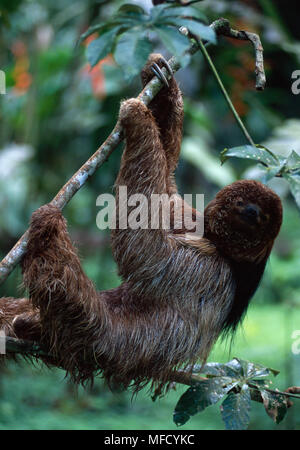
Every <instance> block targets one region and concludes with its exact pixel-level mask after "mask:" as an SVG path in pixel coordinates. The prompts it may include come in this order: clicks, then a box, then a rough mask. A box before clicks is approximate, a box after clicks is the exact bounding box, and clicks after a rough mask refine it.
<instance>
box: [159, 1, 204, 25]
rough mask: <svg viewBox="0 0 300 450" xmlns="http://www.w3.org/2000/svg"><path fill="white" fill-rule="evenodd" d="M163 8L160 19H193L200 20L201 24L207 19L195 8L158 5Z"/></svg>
mask: <svg viewBox="0 0 300 450" xmlns="http://www.w3.org/2000/svg"><path fill="white" fill-rule="evenodd" d="M160 6H164V8H162V12H161V16H162V17H171V16H175V17H187V16H188V17H193V18H194V19H199V20H202V21H203V22H207V17H206V16H205V14H203V12H202V11H200V9H198V8H195V7H194V6H170V5H167V4H165V5H160ZM156 8H157V6H156V7H154V8H152V10H151V11H153V10H154V9H156Z"/></svg>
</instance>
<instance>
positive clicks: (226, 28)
mask: <svg viewBox="0 0 300 450" xmlns="http://www.w3.org/2000/svg"><path fill="white" fill-rule="evenodd" d="M216 22H217V27H216V28H215V31H216V34H217V35H218V36H226V37H230V38H233V39H239V40H242V41H250V42H251V43H252V44H253V47H254V50H255V73H256V86H255V87H256V89H257V90H259V91H261V90H263V89H264V88H265V85H266V75H265V70H264V57H263V46H262V44H261V40H260V37H259V36H258V34H255V33H250V32H249V31H238V30H234V29H233V28H230V23H229V20H228V19H224V18H221V19H218V20H216ZM214 23H215V22H213V23H212V24H211V26H213V25H214Z"/></svg>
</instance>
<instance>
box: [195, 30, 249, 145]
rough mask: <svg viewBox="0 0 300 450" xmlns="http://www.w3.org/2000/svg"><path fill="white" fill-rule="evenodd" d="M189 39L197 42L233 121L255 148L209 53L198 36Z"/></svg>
mask: <svg viewBox="0 0 300 450" xmlns="http://www.w3.org/2000/svg"><path fill="white" fill-rule="evenodd" d="M191 37H192V38H193V39H195V41H196V42H197V44H198V46H199V48H200V50H201V52H202V54H203V56H204V58H205V59H206V61H207V63H208V65H209V67H210V69H211V71H212V73H213V75H214V77H215V79H216V80H217V83H218V85H219V87H220V89H221V91H222V94H223V95H224V97H225V100H226V102H227V104H228V106H229V108H230V109H231V111H232V114H233V115H234V117H235V119H236V121H237V123H238V125H239V127H240V129H241V130H242V132H243V133H244V135H245V137H246V139H247V140H248V142H249V143H250V145H253V146H254V147H255V143H254V141H253V139H252V138H251V136H250V134H249V132H248V130H247V128H246V127H245V125H244V123H243V121H242V119H241V118H240V116H239V114H238V112H237V110H236V109H235V107H234V105H233V103H232V101H231V99H230V97H229V95H228V92H227V91H226V89H225V86H224V84H223V82H222V80H221V78H220V76H219V74H218V71H217V69H216V67H215V65H214V63H213V62H212V59H211V57H210V56H209V53H208V51H207V50H206V47H205V45H204V44H203V41H202V39H201V38H199V37H198V36H195V35H191Z"/></svg>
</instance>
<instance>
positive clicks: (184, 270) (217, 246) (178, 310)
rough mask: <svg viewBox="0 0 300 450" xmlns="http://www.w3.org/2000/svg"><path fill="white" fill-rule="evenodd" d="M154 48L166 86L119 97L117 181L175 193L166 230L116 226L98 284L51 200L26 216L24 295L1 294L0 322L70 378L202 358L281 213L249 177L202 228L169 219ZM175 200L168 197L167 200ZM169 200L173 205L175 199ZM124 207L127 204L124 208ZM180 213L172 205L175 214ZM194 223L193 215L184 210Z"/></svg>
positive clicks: (171, 114)
mask: <svg viewBox="0 0 300 450" xmlns="http://www.w3.org/2000/svg"><path fill="white" fill-rule="evenodd" d="M163 67H165V68H166V69H167V71H168V72H170V73H171V70H170V68H169V66H168V64H167V62H166V61H165V59H164V58H163V57H162V56H161V55H160V54H152V55H150V57H149V59H148V62H147V63H146V65H145V67H144V69H143V70H142V74H141V79H142V83H143V85H144V86H145V85H146V84H147V83H148V82H149V81H150V80H151V79H152V78H153V76H154V74H156V75H158V76H159V77H161V79H162V81H163V82H164V83H165V86H164V87H163V88H162V90H161V91H160V93H159V94H158V95H157V96H156V97H155V99H154V100H152V101H151V103H150V105H149V107H147V106H145V105H144V104H143V103H142V102H141V101H140V100H138V99H128V100H125V101H123V102H122V103H121V107H120V112H119V120H120V122H121V125H122V127H123V130H124V133H125V139H126V145H125V149H124V152H123V155H122V160H121V166H120V171H119V174H118V177H117V180H116V204H117V208H116V211H118V209H119V208H118V206H119V195H118V188H119V187H120V186H126V187H127V190H128V195H132V194H136V193H142V194H143V195H144V196H145V197H146V198H147V199H150V197H151V195H152V194H167V195H168V196H170V198H171V196H172V198H173V201H172V205H171V206H172V208H171V211H173V213H172V214H171V216H172V220H171V222H170V227H169V228H168V229H166V228H163V227H161V226H160V227H157V228H156V229H149V228H146V227H145V228H143V227H140V228H135V229H131V228H130V227H128V228H126V229H123V228H122V227H120V226H118V221H119V219H120V217H118V218H117V226H116V228H115V229H114V230H112V233H111V244H112V252H113V256H114V258H115V261H116V263H117V266H118V270H119V275H120V277H121V279H122V283H121V285H120V286H119V287H117V288H114V289H110V290H106V291H97V290H96V289H95V287H94V284H93V282H92V281H91V280H89V278H88V277H87V276H86V275H85V273H84V271H83V269H82V267H81V263H80V260H79V258H78V255H77V251H76V249H75V248H74V246H73V245H72V242H71V239H70V237H69V234H68V232H67V225H66V220H65V219H64V218H63V216H62V214H61V211H60V210H59V209H58V208H57V207H55V206H54V205H52V204H51V203H50V204H47V205H44V206H42V207H41V208H39V209H38V210H37V211H36V212H34V213H33V215H32V218H31V224H30V228H29V239H28V247H27V252H26V254H25V256H24V258H23V261H22V271H23V282H24V285H25V287H26V288H27V289H28V294H29V295H28V298H23V299H13V298H2V299H0V327H1V328H2V329H4V331H5V333H6V334H7V335H9V336H12V337H17V338H22V339H27V340H32V341H38V342H39V343H40V344H41V346H42V348H44V349H45V354H44V356H40V358H41V359H42V360H43V361H44V362H45V363H46V364H48V365H54V366H57V367H61V368H63V369H64V370H65V371H66V372H67V373H68V374H69V375H70V377H71V379H72V380H73V381H74V382H75V383H85V382H87V381H89V380H93V378H94V377H95V376H97V375H99V376H102V377H104V378H105V380H106V381H107V382H108V384H109V386H119V387H122V388H124V389H126V388H129V387H131V388H133V389H135V390H139V389H141V388H142V387H144V386H145V385H146V384H147V383H149V382H152V386H155V385H156V386H157V385H158V384H160V385H161V384H162V385H167V383H168V380H170V379H171V378H172V374H173V373H174V372H175V371H176V370H178V369H179V368H181V369H182V368H186V370H187V367H192V366H193V365H194V364H195V363H196V362H197V361H202V362H205V361H206V360H207V358H208V355H209V353H210V351H211V348H212V346H213V345H214V343H215V342H216V340H217V339H218V337H219V336H224V335H227V334H228V333H232V332H234V331H235V330H236V328H237V326H238V324H239V323H240V322H241V321H242V319H243V317H244V315H245V312H246V310H247V306H248V304H249V301H250V299H251V297H252V296H253V294H254V293H255V291H256V289H257V287H258V284H259V282H260V280H261V277H262V275H263V272H264V269H265V265H266V262H267V259H268V257H269V255H270V252H271V249H272V246H273V243H274V240H275V238H276V236H277V235H278V232H279V230H280V226H281V222H282V206H281V201H280V199H279V197H278V196H277V195H276V194H275V193H274V192H273V191H272V190H271V189H269V188H268V187H266V186H265V185H263V184H261V183H259V182H257V181H254V180H240V181H236V182H234V183H232V184H230V185H229V186H226V187H224V188H223V189H222V190H221V191H219V192H218V194H217V195H216V197H215V198H214V199H213V200H212V201H211V202H210V203H209V204H208V205H207V207H206V208H205V210H204V233H203V235H202V236H198V235H194V234H193V233H190V232H189V231H188V230H187V229H186V228H185V227H184V226H182V227H181V228H180V226H179V227H178V226H176V225H178V224H177V219H178V217H179V216H180V215H181V213H180V211H182V210H183V209H184V208H191V207H189V206H187V205H186V204H185V202H184V201H183V200H182V199H181V197H180V195H179V194H178V192H177V187H176V183H175V177H174V171H175V169H176V166H177V162H178V158H179V153H180V146H181V139H182V126H183V100H182V95H181V92H180V89H179V87H178V85H177V82H176V80H175V78H174V77H173V76H171V78H170V80H169V81H167V80H166V78H165V77H163V75H162V73H163V71H162V68H163ZM174 198H175V200H174ZM174 205H176V208H174ZM131 211H132V208H130V207H129V208H128V214H130V212H131ZM178 211H179V214H178ZM192 216H193V218H194V219H195V220H198V219H201V215H200V213H199V212H197V211H196V210H194V209H192Z"/></svg>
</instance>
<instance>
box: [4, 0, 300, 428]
mask: <svg viewBox="0 0 300 450" xmlns="http://www.w3.org/2000/svg"><path fill="white" fill-rule="evenodd" d="M122 3H125V2H121V1H113V2H112V1H110V2H107V1H102V2H101V1H97V0H88V1H87V0H73V1H70V0H62V1H60V2H51V1H50V0H42V1H35V0H32V1H31V0H13V1H12V0H1V2H0V12H1V14H0V69H1V70H4V71H5V74H6V95H0V192H1V196H0V212H1V214H0V257H1V259H2V257H4V256H5V255H6V254H7V252H8V251H9V250H10V249H11V247H12V246H13V245H14V243H15V242H16V240H17V239H18V238H19V237H20V235H21V234H22V233H23V232H24V231H25V229H26V228H27V225H28V221H29V219H30V216H31V214H32V212H33V211H34V210H35V209H36V208H38V207H39V206H40V205H42V204H44V203H47V202H49V201H50V200H51V199H52V198H53V197H54V195H55V194H56V193H57V191H58V190H59V189H60V187H61V186H62V185H63V184H64V183H65V182H66V181H67V180H68V179H69V178H70V177H71V176H72V174H73V173H74V172H75V171H76V170H77V169H78V168H79V167H80V166H81V165H82V164H83V163H84V162H85V161H86V159H88V157H89V156H90V155H91V154H92V153H94V151H95V150H96V149H97V148H98V147H99V145H100V144H101V143H102V142H103V141H104V140H105V138H106V137H107V136H108V134H109V132H110V131H111V129H112V128H113V126H114V124H115V122H116V118H117V115H118V108H119V103H120V99H122V98H125V97H130V96H135V95H137V94H138V92H139V90H140V87H141V86H140V82H139V80H138V79H136V80H134V81H133V82H131V83H130V84H126V83H125V81H124V77H123V74H122V70H121V69H120V68H119V67H117V66H116V65H115V64H114V61H113V60H112V58H110V57H108V58H106V59H105V60H103V61H101V62H100V63H99V64H98V65H97V66H96V67H95V68H93V69H92V70H90V68H89V66H88V64H87V60H86V56H85V49H86V45H87V42H84V43H83V44H81V45H80V46H76V42H77V40H78V38H79V36H80V35H81V33H83V32H84V31H85V30H86V29H87V28H88V26H90V25H91V24H92V23H93V22H94V21H95V20H98V22H99V17H100V18H101V19H102V20H103V21H105V20H106V19H107V18H108V17H110V15H111V14H112V12H113V11H114V10H115V9H116V8H117V7H118V6H119V5H121V4H122ZM135 3H138V4H140V5H142V6H144V7H146V8H147V7H148V8H149V7H150V6H151V2H150V1H142V0H141V1H136V2H135ZM285 3H286V2H279V1H270V0H257V1H250V0H249V1H247V0H242V1H229V0H204V1H203V2H201V3H199V8H200V9H201V10H203V11H204V12H205V13H206V14H207V16H208V18H209V20H210V21H213V20H215V19H216V18H218V17H222V16H223V17H226V18H228V19H229V20H230V22H231V25H232V27H233V28H236V29H247V30H251V31H255V32H258V33H259V34H260V36H261V39H262V42H263V45H264V50H265V53H264V55H265V67H266V73H267V88H266V90H265V91H263V92H256V91H255V89H254V55H253V50H252V48H251V46H250V45H249V44H248V43H244V42H238V41H232V40H231V41H226V40H225V39H223V40H221V42H220V43H219V45H218V46H215V47H214V46H210V47H209V52H210V54H211V56H212V58H213V60H214V62H215V64H216V66H217V68H218V70H219V72H220V74H221V77H222V79H223V81H224V84H225V85H226V88H227V89H228V91H229V93H230V96H231V98H232V100H233V102H234V104H235V106H236V108H237V110H238V112H239V114H240V115H241V116H242V118H243V120H244V121H245V123H246V125H247V127H248V129H249V131H250V132H251V135H252V137H253V138H254V141H255V142H257V143H263V144H265V145H267V146H268V147H269V148H270V149H271V150H273V151H274V152H277V151H278V152H279V153H280V154H285V153H289V152H290V151H291V150H295V151H296V152H298V153H299V154H300V118H299V106H300V95H298V96H297V95H293V94H292V91H291V84H292V78H291V77H292V73H293V71H294V70H297V69H300V29H299V26H298V21H297V17H298V14H297V9H296V8H297V3H296V2H295V3H294V2H292V1H291V2H289V8H286V4H285ZM157 50H158V51H161V52H162V53H163V54H164V55H165V56H168V54H167V52H165V50H164V49H163V48H162V46H161V44H160V43H159V42H158V43H157ZM176 78H177V80H178V81H179V82H180V86H181V89H182V91H183V93H184V98H185V126H184V141H183V147H182V157H181V160H180V164H179V167H178V171H177V180H178V185H179V189H180V191H181V192H182V193H203V192H204V193H205V203H208V202H209V201H210V199H211V198H212V197H213V196H214V195H215V193H216V192H217V191H218V190H219V189H220V188H221V187H223V186H224V185H226V184H228V183H230V182H232V181H234V180H235V179H239V178H244V177H254V178H258V179H259V175H260V173H259V170H258V168H257V166H252V165H251V164H249V163H246V162H245V161H242V160H233V159H232V160H230V161H229V162H227V163H226V164H225V165H224V166H220V162H219V153H220V151H221V150H223V149H224V148H225V147H233V146H236V145H242V144H243V143H245V141H244V137H243V135H241V132H240V130H239V128H238V127H237V125H236V123H235V122H234V119H233V117H232V115H231V113H230V112H229V110H228V108H227V105H226V104H225V101H224V99H223V97H222V95H221V93H220V91H219V89H218V87H217V86H216V83H215V80H214V79H213V77H212V75H211V73H210V71H209V69H208V68H207V66H206V64H205V63H204V61H203V59H202V56H201V55H200V53H198V54H196V55H194V57H193V60H192V63H191V65H190V66H188V67H187V68H185V69H183V70H181V71H180V72H179V73H178V74H177V75H176ZM121 150H122V148H121V147H120V149H118V150H116V151H115V152H114V153H113V154H112V155H111V157H110V158H109V161H108V162H107V163H105V165H103V166H102V167H101V168H100V169H99V171H98V172H97V174H96V175H95V176H93V178H92V179H91V180H90V181H89V182H88V184H87V185H86V186H84V187H83V189H82V190H81V191H80V192H79V193H78V194H77V195H76V196H75V197H74V198H73V199H72V201H71V202H70V204H69V205H68V206H67V207H66V208H65V210H64V214H65V216H66V218H67V219H68V223H69V230H70V233H71V236H72V239H73V241H74V242H75V243H76V244H77V246H78V247H79V251H80V255H81V257H82V260H83V265H84V268H85V270H86V272H87V274H88V275H89V276H90V278H92V279H93V281H94V282H95V284H96V285H97V287H98V288H99V289H107V288H112V287H114V286H117V285H118V283H119V279H118V276H117V270H116V265H115V263H114V261H113V259H112V257H111V252H110V246H109V234H108V233H106V232H105V231H100V230H98V229H97V227H96V221H95V218H96V214H97V212H98V210H97V208H96V198H97V196H98V195H99V194H101V193H104V192H112V186H113V183H114V180H115V178H116V175H117V173H118V168H119V162H120V154H121ZM271 186H272V187H273V188H274V189H275V190H276V191H277V193H279V195H280V196H281V198H282V201H283V203H284V223H283V227H282V230H281V233H280V236H279V238H278V239H277V242H276V245H275V249H274V251H273V253H272V256H271V258H270V261H269V263H268V267H267V270H266V273H265V276H264V279H263V281H262V283H261V286H260V288H259V290H258V291H257V293H256V295H255V297H254V299H253V301H252V303H251V306H250V308H249V311H248V314H247V317H246V319H245V321H244V324H243V327H242V329H241V330H240V331H239V332H238V334H237V336H236V337H235V339H234V342H233V343H232V344H231V345H230V343H228V342H227V343H221V342H220V343H218V345H216V347H215V349H214V351H213V353H212V354H211V356H210V361H220V362H226V361H228V360H229V359H231V358H232V357H233V356H237V357H240V358H242V359H248V360H251V361H254V362H257V363H261V364H264V365H268V366H271V367H273V368H275V369H278V370H280V374H279V375H278V377H277V379H275V380H274V386H276V387H278V388H279V389H285V388H287V387H288V386H293V385H298V386H299V385H300V371H299V367H300V354H299V355H297V354H294V353H293V352H292V344H293V343H294V344H295V339H293V338H292V333H293V332H294V331H295V330H298V329H299V330H300V312H299V304H300V264H299V262H300V231H299V225H300V217H299V211H298V210H297V208H296V206H295V203H294V201H293V199H292V198H291V196H290V194H289V191H288V188H287V186H286V184H285V182H284V181H283V180H276V182H274V181H272V182H271ZM20 285H21V274H20V269H17V270H15V272H14V273H13V274H12V275H11V276H10V277H9V279H8V280H7V282H6V283H5V284H4V285H2V286H1V287H0V296H2V295H5V296H9V295H11V296H20V295H22V289H21V287H20ZM299 347H300V346H299V345H298V348H299ZM299 350H300V348H299ZM184 389H185V388H184V387H179V386H178V387H177V390H176V391H175V392H174V391H172V392H170V393H169V394H168V395H167V396H166V397H165V398H163V399H161V400H157V401H156V402H155V403H153V402H152V401H151V399H150V397H149V395H148V394H147V389H145V390H144V391H142V392H141V393H140V394H139V395H138V396H137V397H132V395H131V393H124V392H121V393H111V392H110V391H109V390H108V389H107V388H106V387H105V386H104V385H103V383H102V381H101V380H97V381H96V383H95V385H94V386H93V388H89V389H86V390H84V389H82V388H78V389H77V390H76V389H75V388H74V386H72V385H71V384H70V383H69V382H68V380H66V379H64V373H63V372H62V371H60V370H52V371H49V370H48V369H46V368H45V367H42V366H38V367H33V366H31V365H28V364H25V363H23V364H22V365H21V366H16V365H15V364H13V363H11V364H9V365H7V367H5V368H1V371H0V429H103V430H109V429H112V430H118V429H148V430H151V429H175V428H176V426H175V424H174V423H173V422H172V413H173V409H174V406H175V404H176V401H177V399H178V398H179V393H182V392H183V391H184ZM252 403H253V402H252ZM299 413H300V402H299V401H298V403H297V401H295V405H294V407H293V408H290V410H289V411H288V414H287V417H286V418H285V420H284V421H283V422H282V423H281V424H280V425H275V424H274V423H273V422H272V421H271V419H270V418H269V417H268V416H267V415H266V413H265V411H264V408H263V407H262V405H260V404H254V403H253V405H252V414H251V424H250V428H251V429H300V416H299ZM223 428H224V426H223V423H222V421H221V418H220V414H219V406H218V405H216V406H214V407H209V408H208V409H207V410H205V412H203V413H202V414H199V415H197V416H195V417H193V418H192V420H190V421H189V422H188V423H187V424H186V425H185V426H183V427H182V428H181V429H223Z"/></svg>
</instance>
